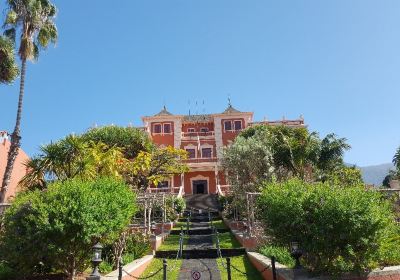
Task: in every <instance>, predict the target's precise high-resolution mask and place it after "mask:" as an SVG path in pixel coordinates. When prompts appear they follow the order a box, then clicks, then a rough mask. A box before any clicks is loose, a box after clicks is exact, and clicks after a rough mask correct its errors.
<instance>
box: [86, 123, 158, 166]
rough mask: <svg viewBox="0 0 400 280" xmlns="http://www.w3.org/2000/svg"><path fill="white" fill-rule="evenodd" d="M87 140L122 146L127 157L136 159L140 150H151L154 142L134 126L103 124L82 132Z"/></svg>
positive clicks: (110, 145)
mask: <svg viewBox="0 0 400 280" xmlns="http://www.w3.org/2000/svg"><path fill="white" fill-rule="evenodd" d="M82 138H83V139H84V140H85V141H88V142H90V141H93V142H95V143H99V142H101V143H104V144H106V145H107V146H108V147H110V148H112V147H117V148H120V149H121V150H122V152H123V154H124V157H125V158H127V159H134V158H135V157H137V156H138V155H139V153H140V152H143V151H145V152H150V151H151V150H152V148H153V144H152V142H151V140H150V139H149V137H148V136H147V134H146V133H145V132H144V131H141V130H139V129H137V128H134V127H122V126H114V125H111V126H103V127H96V128H91V129H89V130H88V131H86V132H85V133H83V134H82Z"/></svg>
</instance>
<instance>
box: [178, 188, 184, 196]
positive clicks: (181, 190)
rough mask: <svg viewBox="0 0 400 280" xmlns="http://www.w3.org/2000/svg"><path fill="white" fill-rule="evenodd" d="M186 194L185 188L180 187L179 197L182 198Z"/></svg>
mask: <svg viewBox="0 0 400 280" xmlns="http://www.w3.org/2000/svg"><path fill="white" fill-rule="evenodd" d="M184 194H185V188H184V187H183V185H182V186H180V187H179V192H178V197H179V198H181V197H183V195H184Z"/></svg>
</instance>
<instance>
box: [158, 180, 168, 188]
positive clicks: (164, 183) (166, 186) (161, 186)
mask: <svg viewBox="0 0 400 280" xmlns="http://www.w3.org/2000/svg"><path fill="white" fill-rule="evenodd" d="M168 186H169V182H168V181H162V182H160V183H158V186H157V187H158V188H168Z"/></svg>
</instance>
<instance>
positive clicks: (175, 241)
mask: <svg viewBox="0 0 400 280" xmlns="http://www.w3.org/2000/svg"><path fill="white" fill-rule="evenodd" d="M179 238H180V236H179V235H170V236H168V237H167V238H166V239H165V240H164V242H163V243H162V244H161V246H160V248H158V250H159V251H173V250H176V251H178V249H179ZM188 239H189V237H188V236H187V235H185V236H184V237H183V248H185V245H186V244H187V243H188Z"/></svg>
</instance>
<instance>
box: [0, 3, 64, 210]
mask: <svg viewBox="0 0 400 280" xmlns="http://www.w3.org/2000/svg"><path fill="white" fill-rule="evenodd" d="M7 6H8V12H7V16H6V21H5V24H4V25H5V27H6V29H7V30H6V31H5V35H6V36H8V37H9V38H11V39H12V40H14V41H15V37H16V34H17V32H18V34H21V37H20V41H19V49H18V55H19V58H20V59H21V80H20V89H19V98H18V109H17V117H16V122H15V128H14V131H13V133H12V134H11V146H10V150H9V152H8V158H7V166H6V169H5V172H4V177H3V183H2V186H1V191H0V202H4V200H5V195H6V192H7V189H8V186H9V184H10V179H11V173H12V170H13V167H14V162H15V159H16V158H17V155H18V151H19V148H20V146H21V133H20V130H21V128H20V126H21V115H22V103H23V98H24V90H25V74H26V63H27V61H28V60H37V58H38V56H39V48H46V47H47V46H48V45H49V44H50V43H53V44H54V43H56V41H57V36H58V33H57V28H56V25H55V24H54V18H55V16H56V7H55V5H53V4H52V3H51V2H50V1H49V0H7Z"/></svg>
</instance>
